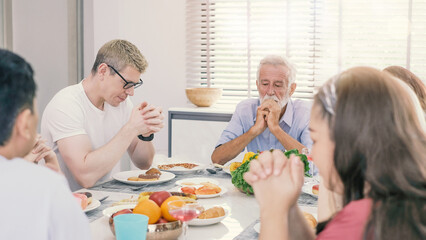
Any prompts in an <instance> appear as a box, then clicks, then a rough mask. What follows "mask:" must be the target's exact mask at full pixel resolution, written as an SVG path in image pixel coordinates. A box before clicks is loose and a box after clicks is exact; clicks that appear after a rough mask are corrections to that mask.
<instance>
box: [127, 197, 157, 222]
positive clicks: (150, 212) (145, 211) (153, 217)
mask: <svg viewBox="0 0 426 240" xmlns="http://www.w3.org/2000/svg"><path fill="white" fill-rule="evenodd" d="M133 213H137V214H142V215H145V216H148V218H149V220H148V224H153V223H156V222H157V221H158V219H160V217H161V208H160V207H159V206H158V205H157V204H156V203H155V202H154V201H152V200H149V199H143V200H141V201H140V202H139V203H138V205H136V207H135V208H133Z"/></svg>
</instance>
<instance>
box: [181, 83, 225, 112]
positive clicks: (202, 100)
mask: <svg viewBox="0 0 426 240" xmlns="http://www.w3.org/2000/svg"><path fill="white" fill-rule="evenodd" d="M186 96H187V97H188V99H189V101H191V102H192V103H193V104H195V105H197V106H198V107H210V106H211V105H213V104H214V103H215V102H216V101H217V100H219V98H220V97H221V96H222V88H187V89H186Z"/></svg>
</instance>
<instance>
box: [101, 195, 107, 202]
mask: <svg viewBox="0 0 426 240" xmlns="http://www.w3.org/2000/svg"><path fill="white" fill-rule="evenodd" d="M107 198H109V195H106V196H104V197H102V198H101V199H99V202H102V201H104V200H105V199H107Z"/></svg>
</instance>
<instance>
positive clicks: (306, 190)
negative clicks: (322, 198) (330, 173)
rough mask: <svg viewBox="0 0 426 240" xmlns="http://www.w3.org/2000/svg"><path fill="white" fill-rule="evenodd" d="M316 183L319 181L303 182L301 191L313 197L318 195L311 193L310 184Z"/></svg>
mask: <svg viewBox="0 0 426 240" xmlns="http://www.w3.org/2000/svg"><path fill="white" fill-rule="evenodd" d="M316 184H319V183H305V184H303V186H302V192H304V193H306V194H309V195H311V196H313V197H318V195H315V194H313V193H312V186H314V185H316Z"/></svg>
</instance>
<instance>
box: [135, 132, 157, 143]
mask: <svg viewBox="0 0 426 240" xmlns="http://www.w3.org/2000/svg"><path fill="white" fill-rule="evenodd" d="M138 138H139V139H140V140H142V141H146V142H150V141H152V139H154V133H151V135H149V136H148V137H144V136H142V134H141V135H138Z"/></svg>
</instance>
